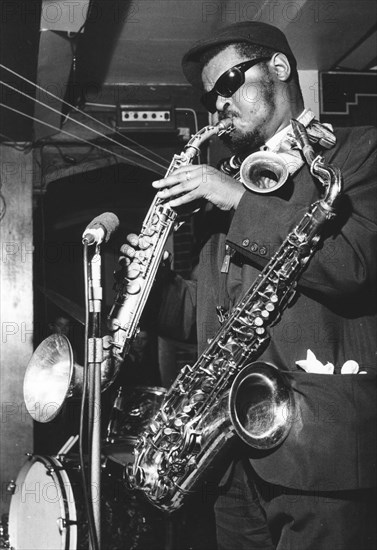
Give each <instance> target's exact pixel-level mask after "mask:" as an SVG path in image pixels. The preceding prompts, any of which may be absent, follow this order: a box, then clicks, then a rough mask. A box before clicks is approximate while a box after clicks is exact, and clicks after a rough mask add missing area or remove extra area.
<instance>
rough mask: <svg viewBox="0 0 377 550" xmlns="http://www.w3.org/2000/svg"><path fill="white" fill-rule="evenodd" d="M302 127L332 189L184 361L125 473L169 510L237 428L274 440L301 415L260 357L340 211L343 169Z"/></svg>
mask: <svg viewBox="0 0 377 550" xmlns="http://www.w3.org/2000/svg"><path fill="white" fill-rule="evenodd" d="M292 127H293V130H294V133H295V137H296V139H297V143H298V145H299V147H300V149H301V150H302V153H303V155H304V157H305V160H306V162H307V163H308V164H309V165H310V171H311V174H312V175H313V176H314V177H316V178H317V179H319V181H320V182H321V183H322V185H323V186H324V188H325V193H324V196H323V198H321V199H320V200H319V201H317V202H315V203H313V204H312V205H311V206H310V208H309V210H308V212H307V213H306V214H305V215H304V217H303V218H302V219H301V221H300V222H299V223H298V225H297V226H296V227H295V228H294V229H293V231H291V232H290V233H289V235H288V236H287V237H286V239H285V240H284V242H283V244H282V245H281V247H280V248H279V249H278V251H277V252H276V253H275V255H274V256H273V257H272V258H271V260H270V261H269V263H268V264H267V265H266V266H265V268H264V269H263V271H262V272H261V273H260V274H259V275H258V277H257V279H256V280H255V282H254V283H253V284H252V286H251V287H250V288H249V290H248V291H247V292H246V293H245V295H243V296H242V297H241V298H240V300H239V301H238V302H237V303H236V305H235V307H234V308H233V309H232V311H231V312H230V314H229V315H228V317H227V318H226V319H225V321H224V322H223V325H222V326H221V328H220V330H219V331H218V333H217V335H216V336H215V337H214V339H213V340H212V341H211V343H210V344H209V346H208V347H207V349H206V350H205V351H204V353H203V354H202V355H201V357H200V358H199V359H198V361H197V362H196V363H195V365H194V366H189V365H186V366H185V367H183V369H182V370H181V372H180V373H179V375H178V377H177V378H176V380H175V382H174V383H173V385H172V386H171V388H170V389H169V390H168V392H167V394H166V396H165V398H164V400H163V402H162V405H161V407H160V410H159V411H158V412H157V413H156V415H155V416H154V418H153V419H152V420H151V421H150V423H149V426H148V427H147V429H146V430H145V431H144V432H143V433H142V434H141V435H140V437H139V438H138V441H137V443H136V446H135V448H134V459H133V462H132V463H130V464H129V465H128V466H126V469H125V472H124V473H125V478H126V481H127V483H128V485H129V486H130V487H131V488H134V489H139V490H142V491H144V492H145V494H146V496H147V498H148V499H149V500H150V501H151V502H152V503H153V504H154V505H155V506H157V507H158V508H160V509H162V510H165V511H168V512H172V511H174V510H176V509H177V508H179V507H180V506H181V504H182V501H183V499H184V496H185V495H186V494H187V493H188V492H191V491H192V490H193V488H194V487H195V486H196V484H197V482H198V480H199V479H200V478H201V476H202V475H203V474H204V472H205V471H206V469H207V467H208V466H209V464H210V463H211V462H212V461H213V459H214V456H215V455H216V454H217V453H218V452H219V451H220V450H222V449H223V448H224V446H225V444H226V443H227V441H228V440H229V439H230V438H231V437H232V436H233V435H235V434H237V435H238V436H240V437H241V438H242V439H243V440H244V441H246V443H248V444H249V445H251V446H253V447H255V448H258V449H270V448H273V447H275V446H276V445H278V444H280V443H281V442H282V441H284V439H285V437H286V436H287V435H288V433H289V429H290V425H291V422H292V419H294V416H295V401H294V397H293V392H292V390H291V388H290V387H289V384H288V382H287V380H286V377H285V375H284V372H283V371H281V370H279V369H277V368H276V367H275V366H273V365H270V364H267V363H263V362H260V361H259V362H258V361H256V359H257V358H258V356H259V355H260V354H261V352H262V351H263V349H264V348H265V347H266V346H267V344H268V342H269V339H270V336H269V332H268V328H269V327H271V326H272V325H274V324H275V323H277V322H278V321H279V318H280V316H281V314H282V312H283V311H284V309H285V308H286V307H287V305H288V304H289V302H290V300H291V299H292V297H293V295H294V293H295V287H296V285H297V280H298V278H299V277H300V275H301V274H302V272H303V270H304V269H305V267H306V265H307V263H308V262H309V260H310V259H311V257H312V256H313V254H314V253H315V251H316V249H317V247H318V244H319V242H320V239H321V234H322V229H323V227H324V225H325V224H326V223H327V221H328V220H329V219H330V218H332V217H333V216H334V208H333V204H334V202H335V200H336V198H337V196H338V194H339V193H340V191H341V173H340V170H339V169H338V168H336V167H333V166H331V165H328V164H326V163H325V162H324V159H323V158H322V157H321V156H315V154H314V150H313V148H312V146H311V145H310V143H309V139H308V135H307V132H306V130H305V128H304V126H303V125H302V124H301V123H300V122H298V121H295V120H293V121H292ZM250 360H252V361H254V362H253V363H251V364H249V363H250Z"/></svg>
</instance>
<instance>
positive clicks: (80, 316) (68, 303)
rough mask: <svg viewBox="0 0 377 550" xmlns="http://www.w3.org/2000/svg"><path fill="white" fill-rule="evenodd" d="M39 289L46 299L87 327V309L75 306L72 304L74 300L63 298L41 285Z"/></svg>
mask: <svg viewBox="0 0 377 550" xmlns="http://www.w3.org/2000/svg"><path fill="white" fill-rule="evenodd" d="M37 288H38V290H40V291H41V292H42V293H43V294H44V295H45V296H46V298H48V299H49V300H50V302H52V303H53V304H55V305H56V306H58V307H60V309H62V310H63V311H65V312H66V313H68V315H70V316H71V317H73V319H75V320H76V321H78V322H79V323H81V324H82V325H85V309H84V308H83V307H82V306H79V305H78V304H75V302H72V300H69V298H66V297H65V296H62V295H61V294H59V293H58V292H55V290H51V289H49V288H45V287H42V286H39V285H38V286H37Z"/></svg>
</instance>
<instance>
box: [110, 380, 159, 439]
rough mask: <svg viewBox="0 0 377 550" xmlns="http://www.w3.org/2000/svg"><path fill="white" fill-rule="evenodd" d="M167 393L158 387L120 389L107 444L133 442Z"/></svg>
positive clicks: (113, 410) (115, 402)
mask: <svg viewBox="0 0 377 550" xmlns="http://www.w3.org/2000/svg"><path fill="white" fill-rule="evenodd" d="M165 393H166V389H165V388H160V387H158V386H155V387H148V386H132V387H127V388H122V387H121V388H119V390H118V393H117V396H116V398H115V400H114V403H113V407H112V409H111V412H110V420H109V423H108V426H107V435H106V441H107V443H119V442H132V441H133V440H134V439H135V438H136V437H137V436H138V435H140V434H141V433H142V432H143V431H144V430H145V428H146V427H147V426H148V424H149V421H150V420H151V419H152V418H153V416H154V415H155V414H156V413H157V411H158V409H159V408H160V405H161V403H162V400H163V398H164V396H165Z"/></svg>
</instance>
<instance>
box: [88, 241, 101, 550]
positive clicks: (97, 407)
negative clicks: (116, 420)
mask: <svg viewBox="0 0 377 550" xmlns="http://www.w3.org/2000/svg"><path fill="white" fill-rule="evenodd" d="M101 284H102V283H101V255H100V247H99V245H97V246H96V250H95V253H94V254H93V256H92V259H91V261H90V266H89V336H88V380H89V411H88V416H89V454H90V464H91V471H90V475H89V479H90V495H91V505H92V510H93V517H94V525H95V530H96V534H97V543H98V549H100V548H101V364H102V361H103V343H102V338H101V304H102V286H101ZM92 550H94V549H93V548H92Z"/></svg>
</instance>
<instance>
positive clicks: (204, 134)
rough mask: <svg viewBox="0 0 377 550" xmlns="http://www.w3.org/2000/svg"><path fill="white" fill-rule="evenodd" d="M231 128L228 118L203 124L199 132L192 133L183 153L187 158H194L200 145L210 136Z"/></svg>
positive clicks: (227, 131)
mask: <svg viewBox="0 0 377 550" xmlns="http://www.w3.org/2000/svg"><path fill="white" fill-rule="evenodd" d="M232 130H233V126H232V121H231V119H230V118H225V119H224V120H220V122H218V123H217V124H209V125H208V126H204V127H203V128H202V129H201V130H199V132H197V133H196V134H194V135H193V136H192V137H191V139H190V140H189V142H188V143H187V145H186V147H185V155H187V156H188V157H189V160H191V159H192V158H194V157H195V156H196V155H197V153H198V152H199V148H200V146H201V145H202V144H203V142H204V141H206V140H207V139H209V138H210V137H212V136H214V135H217V136H221V135H223V134H224V133H230V132H231V131H232Z"/></svg>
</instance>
